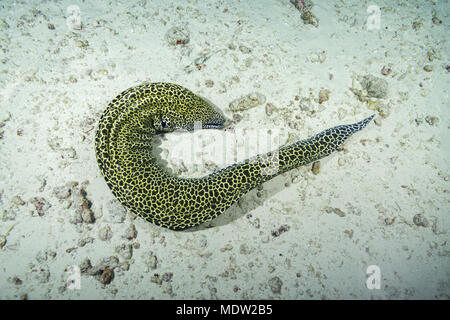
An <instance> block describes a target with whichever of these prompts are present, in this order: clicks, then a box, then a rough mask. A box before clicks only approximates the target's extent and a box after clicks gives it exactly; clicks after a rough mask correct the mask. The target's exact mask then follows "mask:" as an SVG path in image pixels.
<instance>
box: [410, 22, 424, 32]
mask: <svg viewBox="0 0 450 320" xmlns="http://www.w3.org/2000/svg"><path fill="white" fill-rule="evenodd" d="M422 26H423V23H422V22H420V21H414V22H413V23H412V28H413V29H414V30H416V31H417V30H419V29H420V28H422Z"/></svg>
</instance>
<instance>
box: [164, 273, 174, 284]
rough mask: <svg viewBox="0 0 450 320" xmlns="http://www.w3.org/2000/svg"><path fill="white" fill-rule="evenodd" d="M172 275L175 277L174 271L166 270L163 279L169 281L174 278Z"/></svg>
mask: <svg viewBox="0 0 450 320" xmlns="http://www.w3.org/2000/svg"><path fill="white" fill-rule="evenodd" d="M172 277H173V273H172V272H166V273H164V274H163V275H162V277H161V279H162V281H165V282H169V281H170V280H171V279H172Z"/></svg>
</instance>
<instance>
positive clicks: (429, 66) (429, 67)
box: [423, 64, 433, 72]
mask: <svg viewBox="0 0 450 320" xmlns="http://www.w3.org/2000/svg"><path fill="white" fill-rule="evenodd" d="M423 70H425V71H426V72H431V71H433V66H432V65H429V64H427V65H426V66H424V67H423Z"/></svg>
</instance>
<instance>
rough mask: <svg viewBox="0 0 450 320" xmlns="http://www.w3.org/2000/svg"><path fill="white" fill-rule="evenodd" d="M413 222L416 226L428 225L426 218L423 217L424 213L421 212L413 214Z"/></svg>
mask: <svg viewBox="0 0 450 320" xmlns="http://www.w3.org/2000/svg"><path fill="white" fill-rule="evenodd" d="M413 222H414V224H415V225H416V226H418V227H424V228H426V227H428V226H429V225H430V224H429V222H428V220H427V218H425V217H424V215H423V214H420V213H419V214H416V215H415V216H414V218H413Z"/></svg>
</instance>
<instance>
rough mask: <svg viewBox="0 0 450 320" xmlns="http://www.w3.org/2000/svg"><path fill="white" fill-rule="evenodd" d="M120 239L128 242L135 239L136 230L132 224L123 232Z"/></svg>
mask: <svg viewBox="0 0 450 320" xmlns="http://www.w3.org/2000/svg"><path fill="white" fill-rule="evenodd" d="M122 237H123V238H125V239H128V240H132V239H136V237H137V230H136V227H135V226H134V224H130V226H129V227H128V228H127V229H126V230H125V233H124V235H123V236H122Z"/></svg>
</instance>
